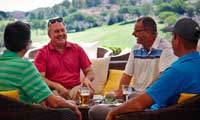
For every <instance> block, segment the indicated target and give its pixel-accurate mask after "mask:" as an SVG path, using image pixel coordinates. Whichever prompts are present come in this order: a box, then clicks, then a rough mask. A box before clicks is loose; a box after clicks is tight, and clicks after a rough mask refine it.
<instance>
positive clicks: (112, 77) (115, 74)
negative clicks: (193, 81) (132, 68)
mask: <svg viewBox="0 0 200 120" xmlns="http://www.w3.org/2000/svg"><path fill="white" fill-rule="evenodd" d="M123 73H124V71H123V70H116V69H110V70H109V76H108V80H107V81H106V84H105V86H104V88H103V90H102V91H101V95H104V94H105V93H106V92H109V91H114V90H117V89H118V88H119V84H120V80H121V77H122V75H123ZM132 83H133V80H132V81H131V84H132Z"/></svg>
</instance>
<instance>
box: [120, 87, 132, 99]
mask: <svg viewBox="0 0 200 120" xmlns="http://www.w3.org/2000/svg"><path fill="white" fill-rule="evenodd" d="M122 93H123V96H124V100H125V101H127V100H128V96H129V95H130V94H131V93H132V87H131V86H130V85H122Z"/></svg>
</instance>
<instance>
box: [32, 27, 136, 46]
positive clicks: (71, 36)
mask: <svg viewBox="0 0 200 120" xmlns="http://www.w3.org/2000/svg"><path fill="white" fill-rule="evenodd" d="M132 29H133V23H131V24H126V25H120V24H114V25H111V26H107V25H105V26H101V27H95V28H91V29H88V30H85V31H83V32H76V33H68V40H69V41H75V42H86V43H87V42H94V41H99V45H101V46H113V47H120V48H122V49H124V48H126V47H128V48H131V47H132V45H133V44H134V43H135V38H134V37H133V36H132ZM32 40H33V41H34V42H40V43H45V42H48V41H49V38H48V36H47V34H46V31H35V30H34V31H33V32H32Z"/></svg>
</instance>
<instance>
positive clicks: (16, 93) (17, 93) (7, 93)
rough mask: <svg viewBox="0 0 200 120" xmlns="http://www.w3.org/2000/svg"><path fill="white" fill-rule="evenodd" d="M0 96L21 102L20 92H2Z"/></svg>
mask: <svg viewBox="0 0 200 120" xmlns="http://www.w3.org/2000/svg"><path fill="white" fill-rule="evenodd" d="M0 94H2V95H5V96H8V97H10V98H13V99H15V100H19V91H18V90H10V91H1V92H0Z"/></svg>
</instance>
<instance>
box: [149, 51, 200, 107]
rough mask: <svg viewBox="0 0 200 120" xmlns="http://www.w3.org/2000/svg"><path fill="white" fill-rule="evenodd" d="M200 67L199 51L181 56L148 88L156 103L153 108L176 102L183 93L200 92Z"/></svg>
mask: <svg viewBox="0 0 200 120" xmlns="http://www.w3.org/2000/svg"><path fill="white" fill-rule="evenodd" d="M199 69H200V54H199V52H192V53H189V54H186V55H184V56H182V57H180V58H179V59H178V60H177V61H176V62H174V63H173V64H172V65H171V66H170V67H169V68H167V69H166V70H165V71H164V72H163V73H162V74H161V75H160V77H159V78H158V80H156V81H155V82H154V83H153V85H152V86H150V87H149V88H148V89H147V90H146V93H147V94H148V95H149V96H150V97H151V98H152V99H153V100H154V103H155V104H153V105H152V106H151V109H153V110H156V109H159V108H163V107H167V106H170V105H173V104H176V103H177V100H178V97H179V95H180V94H181V93H195V94H200V73H199Z"/></svg>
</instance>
